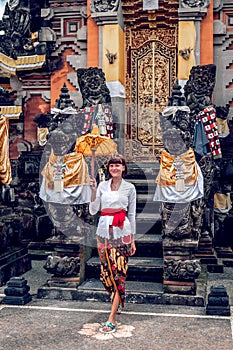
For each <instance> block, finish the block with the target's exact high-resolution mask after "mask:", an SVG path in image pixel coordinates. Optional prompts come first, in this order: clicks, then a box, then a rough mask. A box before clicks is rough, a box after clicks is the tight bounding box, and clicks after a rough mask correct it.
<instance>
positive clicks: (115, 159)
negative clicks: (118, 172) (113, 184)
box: [107, 154, 128, 179]
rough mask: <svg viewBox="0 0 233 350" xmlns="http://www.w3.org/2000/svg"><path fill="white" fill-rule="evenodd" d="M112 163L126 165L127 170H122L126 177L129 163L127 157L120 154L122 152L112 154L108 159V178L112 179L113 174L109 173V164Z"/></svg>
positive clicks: (123, 175)
mask: <svg viewBox="0 0 233 350" xmlns="http://www.w3.org/2000/svg"><path fill="white" fill-rule="evenodd" d="M110 164H122V165H123V166H124V167H125V170H124V171H123V172H122V177H125V176H126V175H127V171H128V169H127V165H126V161H125V158H124V157H123V156H122V155H120V154H117V155H115V156H112V157H111V158H110V159H109V161H108V164H107V179H110V178H111V177H112V176H111V174H110V173H109V166H110Z"/></svg>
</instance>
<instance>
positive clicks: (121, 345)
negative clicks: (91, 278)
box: [0, 261, 233, 350]
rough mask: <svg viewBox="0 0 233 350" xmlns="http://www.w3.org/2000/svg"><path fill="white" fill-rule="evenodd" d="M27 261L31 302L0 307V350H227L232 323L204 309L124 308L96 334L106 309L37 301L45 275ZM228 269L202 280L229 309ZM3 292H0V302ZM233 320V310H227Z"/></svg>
mask: <svg viewBox="0 0 233 350" xmlns="http://www.w3.org/2000/svg"><path fill="white" fill-rule="evenodd" d="M42 264H43V262H41V261H33V268H32V270H31V271H29V272H27V273H26V274H25V275H24V277H25V278H26V279H27V280H28V284H29V285H30V287H31V290H30V293H31V294H32V296H33V299H32V301H31V302H30V303H28V304H27V305H24V306H11V305H4V304H0V349H1V350H76V349H77V350H78V349H80V350H91V349H95V350H110V349H114V350H122V349H124V350H162V349H163V350H232V349H233V339H232V336H233V333H232V327H233V317H232V316H231V317H223V316H207V315H206V313H205V308H200V307H183V306H175V305H171V306H167V305H148V304H146V305H145V304H143V305H140V304H127V303H126V307H125V311H124V312H123V313H122V314H121V315H120V316H118V329H117V332H115V333H113V334H111V335H103V334H101V333H100V332H99V331H98V328H99V326H100V324H101V323H103V322H105V321H106V319H107V316H108V312H109V308H110V305H109V304H108V303H99V302H77V301H62V300H61V301H60V300H48V299H37V298H36V293H37V289H38V287H40V286H41V285H42V284H43V283H45V281H46V279H47V276H48V275H47V273H46V271H44V269H43V268H42ZM232 282H233V269H232V268H224V273H223V274H208V288H210V286H211V285H221V284H222V285H224V286H225V287H226V288H227V292H228V294H229V296H230V302H231V305H232V301H233V298H232V289H233V288H232V285H233V284H232ZM3 292H4V287H1V288H0V297H2V296H3ZM231 314H233V306H232V307H231Z"/></svg>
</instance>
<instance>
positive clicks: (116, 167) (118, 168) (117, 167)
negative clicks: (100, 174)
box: [109, 163, 125, 178]
mask: <svg viewBox="0 0 233 350" xmlns="http://www.w3.org/2000/svg"><path fill="white" fill-rule="evenodd" d="M124 170H125V166H124V165H122V164H114V163H113V164H109V174H110V175H111V176H112V177H113V178H117V177H122V173H123V171H124Z"/></svg>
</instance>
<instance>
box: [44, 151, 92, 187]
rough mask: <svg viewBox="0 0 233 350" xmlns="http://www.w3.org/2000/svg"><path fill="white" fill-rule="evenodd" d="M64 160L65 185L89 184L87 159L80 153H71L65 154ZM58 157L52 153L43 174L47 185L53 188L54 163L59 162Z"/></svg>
mask: <svg viewBox="0 0 233 350" xmlns="http://www.w3.org/2000/svg"><path fill="white" fill-rule="evenodd" d="M63 159H64V162H65V163H66V168H65V173H64V178H63V181H64V187H71V186H81V185H88V184H89V177H88V168H87V164H86V162H85V159H84V157H83V155H82V154H80V153H76V152H73V153H69V154H66V155H65V156H64V158H63ZM57 160H58V157H57V156H55V155H54V154H53V152H52V153H51V154H50V157H49V161H48V163H47V164H46V165H45V167H44V169H43V170H42V172H41V174H42V175H43V176H44V177H45V179H46V187H47V188H49V189H50V190H52V189H53V188H54V173H55V171H56V170H55V168H54V164H55V163H56V162H57Z"/></svg>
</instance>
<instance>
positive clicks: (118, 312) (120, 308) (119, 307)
mask: <svg viewBox="0 0 233 350" xmlns="http://www.w3.org/2000/svg"><path fill="white" fill-rule="evenodd" d="M121 311H122V306H121V305H118V308H117V315H120V314H121Z"/></svg>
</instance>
